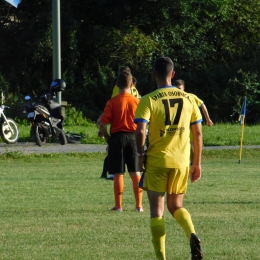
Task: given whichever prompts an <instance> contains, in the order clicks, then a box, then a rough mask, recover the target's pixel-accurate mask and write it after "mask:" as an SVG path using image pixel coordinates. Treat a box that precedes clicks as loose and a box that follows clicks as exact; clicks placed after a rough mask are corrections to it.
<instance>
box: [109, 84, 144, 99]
mask: <svg viewBox="0 0 260 260" xmlns="http://www.w3.org/2000/svg"><path fill="white" fill-rule="evenodd" d="M118 94H119V87H118V86H117V85H115V86H114V88H113V92H112V96H111V98H113V97H115V96H117V95H118ZM131 95H132V96H134V97H136V98H139V99H140V95H139V92H138V90H137V88H136V87H135V86H132V87H131Z"/></svg>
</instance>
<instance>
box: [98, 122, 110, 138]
mask: <svg viewBox="0 0 260 260" xmlns="http://www.w3.org/2000/svg"><path fill="white" fill-rule="evenodd" d="M99 126H100V130H101V132H102V134H103V136H104V138H105V139H106V142H107V143H108V140H109V138H110V135H109V134H108V132H107V124H104V123H103V122H102V121H100V122H99Z"/></svg>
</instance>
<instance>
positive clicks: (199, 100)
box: [189, 93, 204, 107]
mask: <svg viewBox="0 0 260 260" xmlns="http://www.w3.org/2000/svg"><path fill="white" fill-rule="evenodd" d="M189 94H190V95H192V96H193V98H194V100H195V102H196V104H197V106H198V107H201V106H202V105H203V104H204V102H203V101H202V100H201V99H199V98H198V97H197V96H196V95H194V94H191V93H189Z"/></svg>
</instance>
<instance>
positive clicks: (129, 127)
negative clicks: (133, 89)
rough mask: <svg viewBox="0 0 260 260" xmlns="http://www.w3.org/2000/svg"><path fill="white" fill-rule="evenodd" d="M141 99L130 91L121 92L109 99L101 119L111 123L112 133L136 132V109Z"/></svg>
mask: <svg viewBox="0 0 260 260" xmlns="http://www.w3.org/2000/svg"><path fill="white" fill-rule="evenodd" d="M138 103H139V99H138V98H136V97H133V96H132V95H131V94H130V93H121V94H118V95H117V96H115V97H114V98H111V99H110V100H108V101H107V104H106V107H105V109H104V113H103V115H102V117H101V119H100V121H101V122H102V123H103V124H109V123H110V134H114V133H117V132H135V129H136V124H135V123H134V118H135V111H136V108H137V105H138Z"/></svg>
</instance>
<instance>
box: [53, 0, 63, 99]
mask: <svg viewBox="0 0 260 260" xmlns="http://www.w3.org/2000/svg"><path fill="white" fill-rule="evenodd" d="M52 42H53V56H52V66H53V80H54V79H61V50H60V49H61V48H60V0H52ZM56 98H57V101H58V102H59V103H60V104H61V92H58V93H57V97H56Z"/></svg>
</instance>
